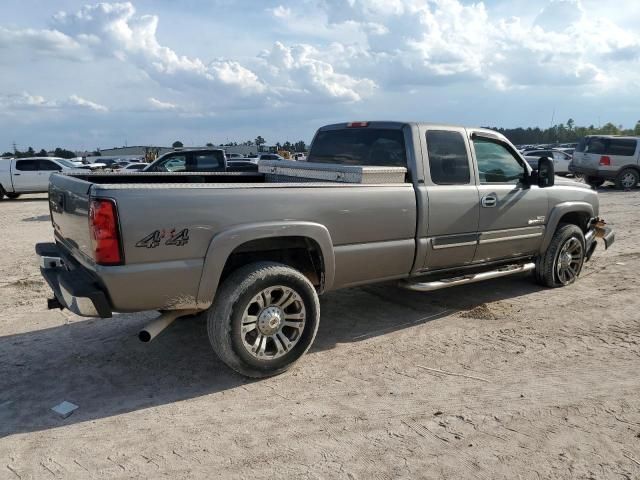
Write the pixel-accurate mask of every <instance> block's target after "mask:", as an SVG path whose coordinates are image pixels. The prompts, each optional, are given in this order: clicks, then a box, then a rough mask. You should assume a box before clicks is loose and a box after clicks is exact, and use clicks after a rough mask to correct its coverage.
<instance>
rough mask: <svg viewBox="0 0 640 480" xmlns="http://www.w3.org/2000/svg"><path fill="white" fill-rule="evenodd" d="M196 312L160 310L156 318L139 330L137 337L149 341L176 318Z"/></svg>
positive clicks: (142, 340) (195, 311)
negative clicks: (160, 312)
mask: <svg viewBox="0 0 640 480" xmlns="http://www.w3.org/2000/svg"><path fill="white" fill-rule="evenodd" d="M197 312H198V310H168V311H165V312H162V314H161V315H160V316H159V317H158V318H156V319H154V320H152V321H151V322H149V323H148V324H147V326H146V327H144V328H143V329H142V330H140V333H138V338H139V339H140V341H141V342H144V343H147V342H150V341H151V340H153V339H154V338H156V337H157V336H158V335H160V333H161V332H162V331H163V330H164V329H165V328H167V327H168V326H169V325H171V324H172V323H173V322H174V320H176V319H177V318H180V317H184V316H185V315H192V314H194V313H197Z"/></svg>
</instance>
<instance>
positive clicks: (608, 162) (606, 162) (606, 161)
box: [600, 155, 611, 166]
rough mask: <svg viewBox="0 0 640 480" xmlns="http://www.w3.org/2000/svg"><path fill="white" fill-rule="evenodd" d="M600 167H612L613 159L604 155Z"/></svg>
mask: <svg viewBox="0 0 640 480" xmlns="http://www.w3.org/2000/svg"><path fill="white" fill-rule="evenodd" d="M600 165H603V166H609V165H611V158H610V157H607V156H606V155H603V156H601V157H600Z"/></svg>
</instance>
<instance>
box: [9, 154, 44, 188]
mask: <svg viewBox="0 0 640 480" xmlns="http://www.w3.org/2000/svg"><path fill="white" fill-rule="evenodd" d="M38 173H39V171H38V160H35V159H28V160H16V165H15V169H14V170H13V172H11V180H12V181H13V188H14V190H15V191H16V192H33V191H37V190H38V185H39V178H38Z"/></svg>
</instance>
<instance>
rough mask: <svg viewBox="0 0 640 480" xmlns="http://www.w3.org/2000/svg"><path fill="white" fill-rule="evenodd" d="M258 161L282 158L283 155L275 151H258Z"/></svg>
mask: <svg viewBox="0 0 640 480" xmlns="http://www.w3.org/2000/svg"><path fill="white" fill-rule="evenodd" d="M257 158H258V161H260V160H284V157H282V156H281V155H278V154H277V153H259V154H258V157H257Z"/></svg>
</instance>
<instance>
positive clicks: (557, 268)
mask: <svg viewBox="0 0 640 480" xmlns="http://www.w3.org/2000/svg"><path fill="white" fill-rule="evenodd" d="M585 254H586V242H585V239H584V233H582V230H581V229H580V227H578V226H577V225H573V224H561V225H560V226H559V227H558V229H557V230H556V232H555V233H554V234H553V237H552V239H551V243H550V244H549V247H548V248H547V251H546V252H545V253H544V254H543V255H542V256H540V257H539V258H538V259H537V261H536V271H535V277H536V280H537V281H538V283H540V284H541V285H544V286H546V287H550V288H557V287H565V286H567V285H571V284H572V283H574V282H575V281H576V280H577V279H578V276H579V275H580V272H581V271H582V266H583V265H584V259H585Z"/></svg>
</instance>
